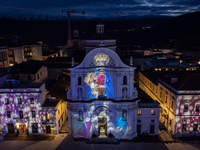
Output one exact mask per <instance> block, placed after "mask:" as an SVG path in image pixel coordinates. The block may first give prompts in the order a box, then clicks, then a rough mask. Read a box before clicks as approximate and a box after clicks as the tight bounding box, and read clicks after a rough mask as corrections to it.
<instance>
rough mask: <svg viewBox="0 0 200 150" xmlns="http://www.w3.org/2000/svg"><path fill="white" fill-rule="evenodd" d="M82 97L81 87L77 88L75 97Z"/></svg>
mask: <svg viewBox="0 0 200 150" xmlns="http://www.w3.org/2000/svg"><path fill="white" fill-rule="evenodd" d="M82 98H83V91H82V88H78V89H77V99H82Z"/></svg>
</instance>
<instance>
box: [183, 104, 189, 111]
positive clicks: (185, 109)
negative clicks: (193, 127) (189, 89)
mask: <svg viewBox="0 0 200 150" xmlns="http://www.w3.org/2000/svg"><path fill="white" fill-rule="evenodd" d="M184 112H188V104H185V105H184Z"/></svg>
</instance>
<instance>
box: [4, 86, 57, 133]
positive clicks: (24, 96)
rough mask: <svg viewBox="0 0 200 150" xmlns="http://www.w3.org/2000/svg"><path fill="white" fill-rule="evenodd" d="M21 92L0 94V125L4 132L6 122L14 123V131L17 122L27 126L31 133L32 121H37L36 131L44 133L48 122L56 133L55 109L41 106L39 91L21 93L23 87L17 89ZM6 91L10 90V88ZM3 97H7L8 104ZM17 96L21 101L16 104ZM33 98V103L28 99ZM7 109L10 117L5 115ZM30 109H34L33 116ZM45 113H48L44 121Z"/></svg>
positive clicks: (6, 128) (6, 129)
mask: <svg viewBox="0 0 200 150" xmlns="http://www.w3.org/2000/svg"><path fill="white" fill-rule="evenodd" d="M18 91H21V93H14V92H13V93H2V94H0V115H1V122H2V127H1V128H3V130H4V131H5V132H8V127H7V124H10V123H11V124H12V123H13V125H14V131H15V133H16V131H17V130H16V129H17V124H16V123H18V125H26V123H27V126H28V129H29V133H32V123H38V133H46V125H47V124H49V125H50V126H51V128H54V133H57V127H56V111H54V110H55V108H54V107H44V108H42V107H41V104H40V93H39V92H35V93H28V92H27V93H22V91H25V89H18ZM8 92H12V90H11V89H10V90H9V91H8ZM5 98H8V99H9V104H5ZM18 98H21V101H22V103H21V104H18ZM31 98H33V99H34V104H31V101H30V99H31ZM7 111H10V115H11V118H8V117H7ZM19 111H23V118H20V117H19ZM32 111H35V117H32ZM46 114H49V122H46V118H45V116H46Z"/></svg>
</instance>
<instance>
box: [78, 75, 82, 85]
mask: <svg viewBox="0 0 200 150" xmlns="http://www.w3.org/2000/svg"><path fill="white" fill-rule="evenodd" d="M78 85H82V84H81V77H80V76H78Z"/></svg>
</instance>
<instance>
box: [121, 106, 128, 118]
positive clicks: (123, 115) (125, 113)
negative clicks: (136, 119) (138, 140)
mask: <svg viewBox="0 0 200 150" xmlns="http://www.w3.org/2000/svg"><path fill="white" fill-rule="evenodd" d="M127 120H128V118H127V110H125V109H123V110H122V121H127Z"/></svg>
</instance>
